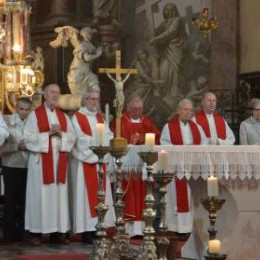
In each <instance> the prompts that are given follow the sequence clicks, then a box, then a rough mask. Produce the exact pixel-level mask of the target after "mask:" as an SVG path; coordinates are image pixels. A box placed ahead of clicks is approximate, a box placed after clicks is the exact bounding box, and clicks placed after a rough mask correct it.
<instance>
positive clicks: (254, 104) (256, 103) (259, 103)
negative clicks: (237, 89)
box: [249, 98, 260, 109]
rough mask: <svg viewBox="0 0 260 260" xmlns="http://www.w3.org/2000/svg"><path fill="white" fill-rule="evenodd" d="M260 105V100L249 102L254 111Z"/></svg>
mask: <svg viewBox="0 0 260 260" xmlns="http://www.w3.org/2000/svg"><path fill="white" fill-rule="evenodd" d="M257 105H260V99H259V98H253V99H251V100H250V102H249V106H250V108H252V109H254V108H255V106H257Z"/></svg>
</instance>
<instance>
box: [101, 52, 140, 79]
mask: <svg viewBox="0 0 260 260" xmlns="http://www.w3.org/2000/svg"><path fill="white" fill-rule="evenodd" d="M98 72H99V73H107V72H108V73H110V74H116V80H121V74H128V73H129V72H130V74H137V69H122V68H121V51H120V50H117V51H116V67H115V68H99V70H98Z"/></svg>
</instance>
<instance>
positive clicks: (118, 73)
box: [98, 50, 138, 138]
mask: <svg viewBox="0 0 260 260" xmlns="http://www.w3.org/2000/svg"><path fill="white" fill-rule="evenodd" d="M98 72H99V73H110V74H115V75H116V80H117V81H122V78H121V74H137V72H138V71H137V69H123V68H122V67H121V51H120V50H117V51H116V67H115V68H99V69H98ZM116 110H118V107H116ZM116 138H121V116H117V117H116Z"/></svg>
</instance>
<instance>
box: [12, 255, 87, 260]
mask: <svg viewBox="0 0 260 260" xmlns="http://www.w3.org/2000/svg"><path fill="white" fill-rule="evenodd" d="M15 257H16V258H17V259H20V260H86V254H45V255H16V256H15Z"/></svg>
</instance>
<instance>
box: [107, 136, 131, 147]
mask: <svg viewBox="0 0 260 260" xmlns="http://www.w3.org/2000/svg"><path fill="white" fill-rule="evenodd" d="M110 146H111V148H115V149H118V148H119V149H120V148H126V147H127V140H126V139H125V138H123V137H116V138H114V139H113V140H111V141H110Z"/></svg>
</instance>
